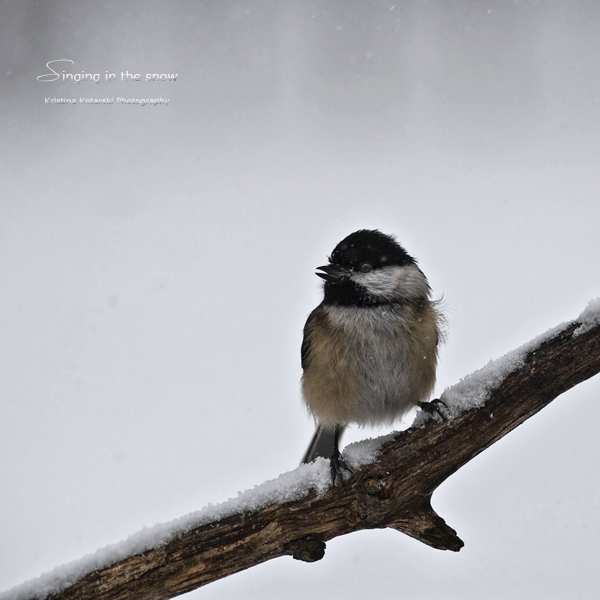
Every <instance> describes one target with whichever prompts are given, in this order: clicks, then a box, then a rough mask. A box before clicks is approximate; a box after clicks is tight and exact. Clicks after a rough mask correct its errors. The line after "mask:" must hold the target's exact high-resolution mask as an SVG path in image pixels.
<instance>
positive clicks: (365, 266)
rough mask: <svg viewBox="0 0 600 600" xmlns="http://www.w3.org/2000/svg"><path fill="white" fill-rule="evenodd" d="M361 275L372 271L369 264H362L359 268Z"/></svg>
mask: <svg viewBox="0 0 600 600" xmlns="http://www.w3.org/2000/svg"><path fill="white" fill-rule="evenodd" d="M359 269H360V272H361V273H370V272H371V271H372V270H373V267H372V266H371V265H370V264H369V263H363V264H362V265H360V267H359Z"/></svg>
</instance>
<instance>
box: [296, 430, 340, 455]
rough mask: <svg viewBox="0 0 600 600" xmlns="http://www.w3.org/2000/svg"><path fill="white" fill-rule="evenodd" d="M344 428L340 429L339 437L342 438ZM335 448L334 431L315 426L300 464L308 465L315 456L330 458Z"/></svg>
mask: <svg viewBox="0 0 600 600" xmlns="http://www.w3.org/2000/svg"><path fill="white" fill-rule="evenodd" d="M344 429H345V427H340V433H339V437H340V438H341V437H342V433H343V432H344ZM334 448H335V429H327V428H325V427H323V426H322V425H317V430H316V431H315V435H314V436H313V439H312V441H311V442H310V446H309V447H308V450H307V451H306V454H305V455H304V458H303V459H302V463H310V462H312V461H313V460H315V458H317V456H322V457H323V458H331V455H332V454H333V450H334Z"/></svg>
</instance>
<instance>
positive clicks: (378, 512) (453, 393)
mask: <svg viewBox="0 0 600 600" xmlns="http://www.w3.org/2000/svg"><path fill="white" fill-rule="evenodd" d="M599 371H600V301H599V300H596V301H594V302H592V303H590V305H589V306H588V308H587V309H586V310H585V311H584V312H583V313H582V314H581V315H580V317H579V318H578V319H577V320H576V321H574V322H571V323H567V324H564V325H561V326H559V327H556V328H554V329H553V330H551V331H549V332H548V333H546V334H545V335H543V336H540V337H539V338H536V339H535V340H533V341H531V342H529V343H528V344H526V345H524V346H523V347H521V348H519V349H518V350H515V351H514V352H511V353H510V354H508V355H506V356H505V357H503V358H501V359H498V360H496V361H493V362H491V363H490V364H488V365H487V366H486V367H484V368H483V369H481V370H480V371H477V372H476V373H473V374H472V375H470V376H468V377H466V378H465V379H463V380H462V381H461V382H460V383H459V384H457V385H456V386H454V387H452V388H450V389H448V390H446V391H445V392H444V394H443V395H442V400H443V401H444V402H445V403H446V404H447V405H448V412H449V414H448V417H449V418H448V420H446V421H443V422H442V421H440V420H436V419H431V418H427V419H425V418H423V417H421V416H420V417H419V418H418V419H417V421H416V422H415V424H414V426H413V427H411V428H410V429H408V430H406V431H404V432H401V433H394V434H391V435H389V436H385V437H382V438H378V439H376V440H368V441H365V442H360V443H357V444H352V445H351V446H349V447H348V448H347V449H346V451H345V460H346V462H347V463H348V464H349V465H351V466H352V467H353V468H354V470H355V471H354V474H353V475H352V477H351V478H349V479H348V480H347V481H346V482H345V483H344V484H343V485H338V486H336V487H334V488H331V487H330V484H329V469H328V461H325V460H323V459H318V460H317V461H316V462H315V463H313V464H311V465H303V466H301V467H299V468H298V469H296V470H295V471H292V472H290V473H286V474H284V475H282V476H280V477H279V478H278V479H275V480H273V481H269V482H266V483H264V484H262V485H260V486H257V487H256V488H254V489H253V490H250V491H248V492H245V493H243V494H240V495H239V497H238V498H236V499H233V500H230V501H228V502H226V503H224V504H220V505H217V506H209V507H207V508H206V509H204V510H201V511H199V512H197V513H193V514H191V515H188V516H186V517H183V518H181V519H179V520H177V521H175V522H172V523H168V524H164V525H158V526H156V527H153V528H151V529H146V530H143V531H141V532H139V533H138V534H136V535H133V536H131V537H130V538H129V539H127V540H125V541H124V542H122V543H120V544H116V545H114V546H110V547H107V548H104V549H102V550H100V551H98V552H97V553H95V554H93V555H91V556H88V557H85V558H83V559H82V560H80V561H77V562H75V563H72V564H70V565H66V566H64V567H59V568H57V569H55V570H54V571H53V572H51V573H48V574H46V575H43V576H42V577H40V578H39V579H36V580H34V581H31V582H28V583H26V584H23V585H22V586H19V587H17V588H14V589H13V590H9V591H8V592H5V593H4V594H0V600H9V599H10V600H22V599H27V600H33V599H34V598H35V599H42V598H47V597H51V598H53V599H56V600H58V599H60V600H67V599H77V600H92V599H94V600H100V599H102V600H108V599H111V600H117V599H123V600H124V599H127V600H132V599H136V598H139V599H141V598H144V599H145V600H163V599H166V598H172V597H174V596H177V595H179V594H183V593H184V592H188V591H190V590H193V589H195V588H197V587H200V586H202V585H205V584H207V583H210V582H211V581H215V580H217V579H220V578H222V577H225V576H227V575H231V574H233V573H236V572H238V571H241V570H243V569H247V568H249V567H252V566H254V565H257V564H259V563H261V562H264V561H267V560H270V559H271V558H275V557H278V556H283V555H290V556H293V557H294V558H297V559H300V560H304V561H309V562H310V561H316V560H319V559H321V558H322V557H323V555H324V552H325V542H327V541H328V540H330V539H332V538H334V537H336V536H338V535H343V534H346V533H350V532H352V531H357V530H360V529H372V528H384V527H390V528H393V529H396V530H398V531H401V532H403V533H406V534H407V535H410V536H412V537H414V538H416V539H418V540H420V541H422V542H423V543H425V544H428V545H430V546H433V547H435V548H439V549H441V550H453V551H458V550H460V548H461V547H462V546H463V542H462V541H461V540H460V538H459V537H458V536H457V535H456V532H455V531H454V530H453V529H451V528H450V527H449V526H448V525H446V523H445V522H444V520H443V519H442V518H441V517H439V516H438V515H437V514H436V513H435V512H434V511H433V509H432V508H431V504H430V499H431V495H432V494H433V492H434V490H435V489H436V488H437V487H438V486H439V485H440V484H441V483H442V482H443V481H444V480H445V479H446V478H447V477H449V476H450V475H451V474H452V473H454V472H456V471H457V470H458V469H459V468H460V467H461V466H463V465H464V464H465V463H467V462H468V461H469V460H471V459H472V458H473V457H474V456H476V455H477V454H479V453H480V452H482V451H483V450H485V448H487V447H489V446H490V445H491V444H493V443H494V442H495V441H497V440H498V439H500V438H501V437H502V436H504V435H506V434H507V433H508V432H509V431H511V430H512V429H514V428H515V427H517V426H518V425H520V424H521V423H522V422H523V421H525V420H526V419H528V418H529V417H531V416H532V415H534V414H535V413H536V412H538V411H539V410H541V409H542V408H543V407H544V406H546V405H547V404H549V403H550V402H551V401H552V400H554V398H556V397H557V396H559V395H560V394H562V393H563V392H565V391H566V390H568V389H569V388H571V387H573V386H575V385H577V384H578V383H580V382H582V381H584V380H586V379H588V378H589V377H592V376H593V375H595V374H596V373H598V372H599Z"/></svg>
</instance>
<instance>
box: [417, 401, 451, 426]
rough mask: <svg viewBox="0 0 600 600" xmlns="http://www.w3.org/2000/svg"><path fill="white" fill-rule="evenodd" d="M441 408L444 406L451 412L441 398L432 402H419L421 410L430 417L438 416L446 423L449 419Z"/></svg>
mask: <svg viewBox="0 0 600 600" xmlns="http://www.w3.org/2000/svg"><path fill="white" fill-rule="evenodd" d="M440 406H443V407H444V408H445V409H446V410H450V409H449V408H448V405H447V404H446V403H445V402H444V401H443V400H440V399H439V398H436V399H435V400H431V401H430V402H419V408H420V409H421V410H422V411H423V412H426V413H427V414H428V415H431V416H434V415H438V416H439V417H440V418H441V419H442V421H446V420H447V419H448V417H447V416H446V415H444V413H443V412H442V411H441V410H440Z"/></svg>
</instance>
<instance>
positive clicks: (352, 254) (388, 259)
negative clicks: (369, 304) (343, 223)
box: [329, 229, 416, 270]
mask: <svg viewBox="0 0 600 600" xmlns="http://www.w3.org/2000/svg"><path fill="white" fill-rule="evenodd" d="M329 262H330V263H332V264H334V265H338V266H340V267H343V268H344V269H348V270H356V269H358V268H359V267H360V265H361V264H363V263H365V262H367V263H369V264H370V265H371V267H372V268H373V269H378V268H381V267H389V266H393V265H398V266H401V267H402V266H405V265H414V264H416V261H415V259H414V258H413V257H412V256H410V254H408V252H406V250H405V249H404V248H403V247H402V246H401V245H400V244H399V243H398V242H397V241H396V240H395V239H394V238H393V237H392V236H391V235H386V234H385V233H381V231H378V230H377V229H360V230H359V231H355V232H354V233H351V234H350V235H349V236H348V237H346V238H344V239H343V240H342V241H341V242H340V243H339V244H338V245H337V246H336V247H335V248H334V250H333V252H332V253H331V256H330V257H329Z"/></svg>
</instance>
